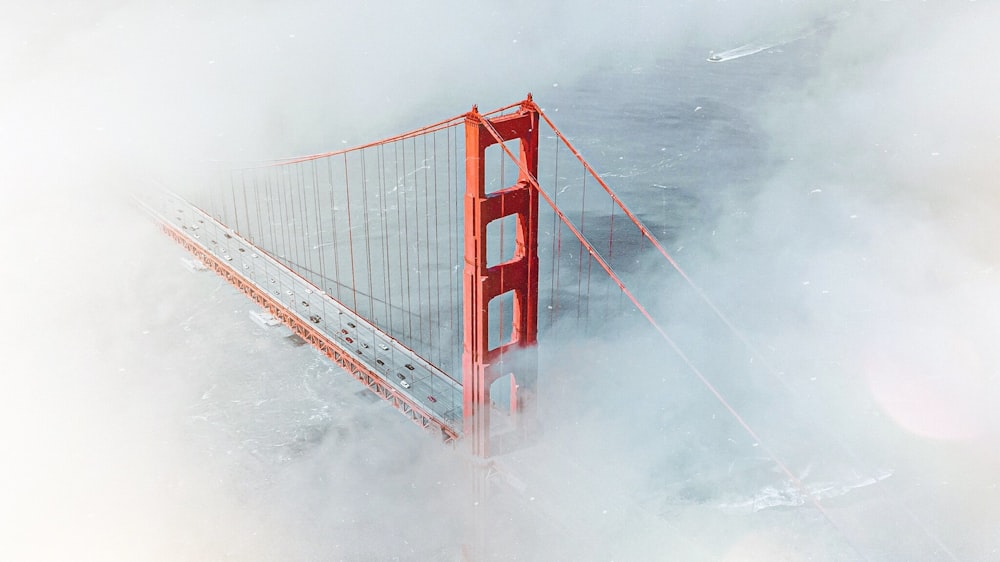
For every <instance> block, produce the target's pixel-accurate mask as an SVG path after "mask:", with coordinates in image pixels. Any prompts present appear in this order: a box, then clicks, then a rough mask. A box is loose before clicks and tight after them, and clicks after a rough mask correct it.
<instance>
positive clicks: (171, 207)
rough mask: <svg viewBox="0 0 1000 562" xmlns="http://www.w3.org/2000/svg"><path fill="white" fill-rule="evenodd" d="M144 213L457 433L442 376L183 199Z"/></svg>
mask: <svg viewBox="0 0 1000 562" xmlns="http://www.w3.org/2000/svg"><path fill="white" fill-rule="evenodd" d="M147 208H148V209H149V210H150V212H152V213H153V214H154V215H155V216H157V218H159V219H160V220H161V221H163V222H164V223H166V224H169V225H171V226H172V227H174V228H175V229H179V231H180V232H181V233H182V234H184V235H185V236H186V237H188V238H189V239H190V240H191V241H192V242H193V243H195V244H196V245H198V246H201V247H202V248H203V249H205V250H206V251H208V252H210V253H212V254H214V255H216V256H218V257H219V258H221V259H222V260H223V261H225V262H226V264H227V265H229V266H230V267H231V268H232V269H233V271H235V272H237V273H238V274H239V275H240V276H241V277H243V278H244V279H246V280H248V281H249V282H251V283H252V284H253V285H255V286H256V287H257V288H258V289H259V290H261V291H264V292H266V293H269V294H270V295H271V296H272V298H274V299H275V300H277V301H279V302H281V303H282V304H283V305H284V306H285V307H286V308H287V309H288V310H289V311H290V312H292V313H293V314H295V315H296V316H298V317H299V318H300V319H302V320H303V321H306V322H309V323H310V324H312V325H313V326H314V327H315V328H316V329H317V330H318V331H320V332H321V333H322V334H323V335H325V336H326V337H327V338H328V339H330V340H331V341H333V342H334V343H336V344H337V345H338V346H339V347H341V348H342V349H344V350H345V351H347V352H350V353H353V354H354V355H355V357H356V360H357V361H359V362H361V363H363V364H364V365H365V366H367V367H368V368H369V369H370V370H372V371H373V372H375V373H378V374H380V375H381V376H382V377H383V379H384V380H385V382H386V383H388V384H389V385H391V386H393V387H394V388H395V390H396V391H397V392H398V393H400V394H403V395H405V396H407V397H409V398H410V399H411V400H413V401H414V402H416V403H419V404H420V406H421V408H422V409H424V410H425V411H426V412H427V413H428V414H430V415H432V416H434V417H436V418H438V421H441V422H443V423H444V424H445V425H448V426H449V427H451V428H452V429H454V430H455V431H456V432H457V433H461V424H462V386H461V384H460V383H459V382H458V381H456V380H454V379H453V378H451V377H450V376H449V375H448V374H447V373H445V372H443V371H441V370H440V369H438V368H437V367H435V366H434V365H432V364H431V363H429V362H428V361H426V360H424V359H423V358H421V357H420V356H419V355H417V354H416V353H415V352H414V351H413V350H411V349H410V348H408V347H407V346H406V345H404V344H403V343H402V342H400V341H398V340H396V339H394V338H392V337H391V336H389V335H388V334H386V333H385V332H383V331H382V330H380V329H379V328H378V327H376V326H375V325H373V324H371V323H370V322H368V321H367V320H366V319H364V318H362V317H360V316H358V315H357V314H356V313H354V311H352V310H351V309H350V308H348V307H347V306H345V305H344V304H342V303H340V302H338V301H337V300H336V299H334V298H333V297H331V296H330V295H328V294H327V293H326V292H324V291H323V290H322V289H320V288H319V287H316V286H315V285H313V284H312V283H310V282H309V281H307V280H306V279H305V278H303V277H302V276H300V275H298V274H296V273H295V272H294V271H293V270H292V269H290V268H288V267H286V266H285V265H283V264H281V263H280V262H278V261H277V260H276V259H274V258H273V257H271V256H270V255H269V254H268V253H267V252H265V251H264V250H262V249H260V248H257V247H256V246H254V245H253V244H251V243H250V242H249V241H247V240H245V239H244V238H242V237H241V236H240V235H239V234H238V233H237V232H236V231H234V230H233V229H231V228H229V227H228V226H226V225H224V224H222V223H220V222H218V221H216V220H215V219H213V218H212V217H211V216H210V215H208V214H207V213H205V212H204V211H202V210H201V209H199V208H197V207H195V206H194V205H192V204H190V203H188V202H187V201H186V200H184V199H183V198H181V197H179V196H177V195H174V194H171V193H164V194H163V202H162V204H160V205H158V206H157V208H156V209H152V208H149V207H148V206H147Z"/></svg>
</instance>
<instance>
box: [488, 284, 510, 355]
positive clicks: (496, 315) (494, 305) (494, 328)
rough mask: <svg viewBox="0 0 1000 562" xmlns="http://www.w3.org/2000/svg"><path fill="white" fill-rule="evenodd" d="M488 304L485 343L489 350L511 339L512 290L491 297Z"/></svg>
mask: <svg viewBox="0 0 1000 562" xmlns="http://www.w3.org/2000/svg"><path fill="white" fill-rule="evenodd" d="M488 306H489V308H488V311H489V319H490V326H489V330H488V333H487V336H488V337H487V345H488V346H489V348H490V350H494V349H496V348H498V347H500V346H502V345H506V344H508V343H510V341H511V337H512V335H513V328H514V322H513V319H514V291H507V292H506V293H501V294H499V295H497V296H495V297H493V298H492V299H491V300H490V303H489V305H488Z"/></svg>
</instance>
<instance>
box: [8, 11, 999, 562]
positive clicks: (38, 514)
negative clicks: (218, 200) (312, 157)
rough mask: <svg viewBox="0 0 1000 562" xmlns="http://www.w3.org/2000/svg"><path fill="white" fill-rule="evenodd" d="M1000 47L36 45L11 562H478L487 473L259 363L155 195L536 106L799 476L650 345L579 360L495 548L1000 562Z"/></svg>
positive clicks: (250, 41) (536, 20)
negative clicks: (638, 230)
mask: <svg viewBox="0 0 1000 562" xmlns="http://www.w3.org/2000/svg"><path fill="white" fill-rule="evenodd" d="M998 16H1000V12H998V10H997V8H996V7H994V6H993V5H989V4H986V3H982V2H979V3H971V2H970V3H961V4H959V3H954V4H949V5H941V6H938V5H921V6H914V5H909V4H900V3H885V4H880V5H877V6H875V5H872V6H868V5H863V6H857V5H854V4H841V3H835V2H829V3H822V4H810V5H809V6H789V5H787V4H785V3H771V2H754V3H744V4H740V5H739V6H734V5H732V4H730V3H724V2H720V3H714V4H708V5H706V4H705V3H674V4H672V5H670V6H667V7H661V8H650V7H639V6H635V7H627V6H619V7H616V8H614V9H613V10H612V9H605V8H601V7H599V6H598V5H596V4H594V5H592V4H589V3H585V4H580V3H572V4H570V3H553V4H550V5H546V6H544V7H539V6H535V5H533V4H530V3H515V4H513V5H508V4H503V5H501V4H499V3H489V2H486V3H482V4H481V5H475V6H473V5H470V6H466V7H462V8H461V9H455V10H447V11H445V10H441V11H437V10H428V9H426V8H424V7H419V6H412V7H398V6H393V7H391V9H390V8H389V7H388V6H385V5H372V6H360V7H359V6H329V5H325V4H321V3H314V2H302V3H296V4H294V5H289V4H273V3H268V2H253V3H235V2H227V3H222V4H216V5H213V6H212V7H204V6H199V5H197V4H195V3H182V4H175V5H172V6H158V7H152V8H151V7H147V6H144V5H140V4H137V3H121V2H114V3H113V2H104V3H90V4H87V6H85V7H82V6H76V5H71V4H69V3H66V4H60V3H46V4H41V5H37V6H36V5H31V6H27V7H18V8H13V9H12V11H11V14H10V17H5V18H4V23H3V24H0V30H2V31H3V32H4V33H3V39H2V40H0V41H2V42H0V46H2V47H3V48H2V54H0V70H2V72H3V75H4V79H3V81H2V82H0V100H2V104H0V123H2V127H0V130H2V133H0V139H2V145H0V146H2V148H3V150H2V154H0V166H2V169H3V177H4V182H3V187H2V188H0V193H2V194H3V200H2V203H0V255H2V256H3V257H4V262H5V265H4V267H3V273H2V275H0V290H2V292H3V294H4V295H5V296H6V297H7V303H6V307H5V309H6V314H5V315H4V318H5V326H4V329H3V332H2V338H0V351H2V353H0V373H2V374H3V375H4V377H3V379H4V382H5V383H6V388H5V390H4V392H3V393H0V396H2V398H0V412H2V414H0V421H2V423H3V432H2V436H3V442H4V446H3V447H2V448H0V450H2V451H3V453H2V455H0V466H2V467H3V469H2V472H0V474H2V475H3V478H2V479H0V505H2V506H3V507H2V508H0V558H3V559H11V560H68V559H73V560H136V559H146V560H178V559H194V560H214V559H225V558H232V559H238V560H368V559H387V560H388V559H403V560H452V559H456V558H457V557H458V555H459V553H460V552H461V545H462V544H463V543H465V542H466V541H467V540H468V536H469V531H470V528H471V521H470V519H469V514H470V513H471V507H470V506H469V505H468V504H469V500H470V497H471V492H470V490H471V485H470V482H469V478H470V475H469V473H468V469H467V466H466V465H465V461H464V459H463V456H462V453H461V451H460V450H452V449H449V448H447V447H443V446H441V445H439V444H438V443H437V442H436V441H435V440H434V439H433V438H431V437H429V436H426V435H424V434H423V433H422V432H420V431H419V429H417V428H415V427H414V426H412V424H410V423H409V422H407V421H406V420H405V419H404V418H403V417H402V416H399V415H398V413H396V412H395V411H393V410H392V409H391V408H388V407H387V406H385V405H384V404H382V403H381V402H378V401H374V400H372V399H371V398H369V397H368V394H366V391H364V390H363V388H362V387H361V385H358V384H357V383H356V382H355V381H353V379H351V378H350V377H349V376H347V375H346V374H345V373H343V372H341V371H339V370H338V369H337V368H334V367H332V366H330V365H329V364H328V363H327V362H326V361H325V360H322V359H321V358H320V357H319V355H318V354H317V353H316V352H314V351H313V350H311V349H310V348H308V347H307V346H296V345H294V343H293V342H291V341H289V340H287V339H285V338H283V337H282V336H281V335H278V334H275V333H272V332H265V331H263V330H261V329H259V328H258V327H256V326H255V325H254V324H253V323H252V322H251V321H250V320H249V319H248V317H247V311H248V310H249V309H250V308H251V305H250V303H249V302H248V301H246V299H244V298H243V297H241V296H239V295H237V294H235V292H234V291H232V290H231V289H230V288H229V287H228V285H226V284H225V283H224V282H223V281H221V280H219V279H217V278H215V277H213V276H211V275H210V274H200V275H194V274H191V273H189V272H187V271H185V270H184V269H183V268H181V267H180V266H179V263H178V261H179V258H180V257H181V256H182V255H183V253H182V251H181V250H180V249H179V248H177V247H175V245H173V244H172V243H171V242H170V241H169V240H167V239H166V238H164V237H163V236H162V235H161V234H159V233H158V232H157V231H156V230H155V228H154V227H153V226H151V224H150V223H149V221H148V220H147V219H146V218H145V217H143V216H141V215H140V214H139V212H138V211H137V210H136V209H135V208H134V207H133V206H132V205H131V204H130V203H129V201H128V199H127V194H128V193H130V192H132V191H133V190H135V189H148V188H149V186H150V185H151V184H153V183H154V182H155V181H165V182H167V183H168V184H170V185H172V186H177V187H178V188H179V189H188V188H189V186H188V185H187V183H188V181H187V180H191V178H192V177H193V174H192V173H191V170H193V169H196V168H197V167H199V166H200V165H202V164H203V163H204V162H205V161H212V162H215V161H223V162H229V161H234V162H235V161H247V160H261V159H270V158H278V157H283V156H289V155H293V154H303V153H311V152H319V151H324V150H330V149H336V148H341V147H343V146H348V145H352V144H358V143H360V142H365V141H369V140H373V139H376V138H381V137H383V136H386V135H389V134H394V133H398V132H400V131H402V130H406V129H410V128H412V127H414V126H419V125H423V124H426V123H427V122H430V121H433V120H436V119H438V118H441V117H446V116H449V115H452V114H455V113H458V112H460V111H464V110H466V109H468V107H470V106H471V105H472V104H473V103H478V104H479V106H480V107H481V108H484V109H485V108H492V107H494V106H499V105H503V104H506V103H509V102H512V101H515V100H517V99H520V98H522V97H523V96H524V94H525V92H527V91H531V92H532V93H533V94H534V96H535V99H536V101H538V102H539V104H540V105H541V106H542V107H543V109H544V110H545V111H546V112H547V114H548V115H550V116H551V117H552V118H553V119H554V120H555V122H556V124H557V125H558V126H559V127H560V128H561V129H562V130H563V131H564V132H566V133H567V134H568V135H570V137H571V139H572V140H573V142H574V144H575V145H576V146H577V147H578V148H579V149H580V150H581V151H582V152H583V154H584V156H585V157H586V158H587V159H588V160H589V161H590V162H591V163H592V164H593V165H594V166H595V168H596V169H597V170H598V172H599V173H601V174H602V175H603V176H604V177H605V178H606V179H607V180H608V181H609V183H610V184H611V185H612V187H613V188H615V189H616V190H617V191H618V192H619V194H620V195H621V196H622V198H623V199H624V200H625V202H626V204H628V205H630V206H631V207H632V208H633V209H635V210H636V211H637V213H639V215H640V216H641V217H642V219H643V220H644V221H645V222H647V224H649V226H650V227H651V228H652V229H653V230H654V232H656V234H657V235H658V237H659V238H660V239H661V240H662V241H663V242H664V244H665V245H666V247H667V249H668V250H669V251H671V252H672V254H673V255H674V256H675V257H676V258H677V260H678V261H679V262H680V263H681V264H682V266H684V267H685V268H686V270H687V271H688V273H689V274H690V276H691V277H692V278H693V279H694V280H695V281H696V283H698V285H699V286H700V288H701V289H702V290H704V292H705V293H706V294H707V295H709V296H710V297H711V299H712V300H713V302H714V303H715V304H716V305H717V306H718V308H719V309H720V310H722V311H724V312H725V313H726V314H727V315H728V317H729V318H730V319H731V320H732V322H733V324H734V325H735V326H737V327H738V328H739V330H740V332H741V333H742V334H743V335H744V336H745V337H746V339H747V340H748V341H749V342H750V344H751V345H752V346H753V348H754V349H756V350H757V351H758V352H759V353H758V354H756V355H755V354H753V353H751V352H750V351H748V349H747V347H746V346H745V345H743V344H742V343H741V342H740V341H739V338H738V337H736V336H734V335H733V334H732V333H731V332H730V331H729V329H728V328H727V327H726V326H725V325H724V324H723V323H722V322H721V321H720V320H719V319H718V318H717V317H715V315H714V314H712V313H711V311H710V310H706V307H705V306H704V303H703V302H702V301H701V300H700V299H699V298H698V296H697V294H696V293H694V292H693V291H692V290H691V289H690V287H687V286H686V285H685V284H684V283H682V282H681V281H680V280H677V279H657V278H651V279H649V284H650V286H649V287H645V288H644V290H645V291H646V292H649V293H652V294H658V295H660V298H659V300H658V302H655V303H649V304H650V305H652V306H655V307H656V308H657V309H658V312H659V313H660V314H661V315H663V316H665V317H668V318H670V319H671V320H670V323H669V325H668V326H667V329H668V331H669V332H670V334H671V336H672V337H674V338H675V339H676V340H677V342H678V343H679V345H681V347H683V348H684V350H685V352H686V353H688V354H689V356H690V357H691V358H692V361H693V362H694V363H695V364H696V365H697V366H698V368H699V369H700V370H701V371H702V372H704V373H705V375H706V377H708V378H709V379H710V380H711V382H712V384H714V385H715V386H716V387H717V389H718V390H719V391H720V393H721V394H722V395H724V396H725V397H726V399H727V400H728V401H729V403H730V404H731V406H733V407H734V408H735V409H736V410H738V411H739V413H740V414H741V416H742V417H743V418H744V419H745V420H746V422H747V423H748V424H749V425H750V426H752V427H753V428H754V430H755V431H756V432H757V435H758V436H759V437H760V442H755V441H754V440H753V439H752V438H751V437H750V436H748V434H747V433H746V432H745V431H744V429H743V428H742V427H741V426H740V424H739V423H738V422H736V421H735V420H734V418H733V417H732V416H731V415H730V414H729V413H728V412H727V411H726V409H725V408H724V407H723V406H721V405H720V404H719V402H718V401H717V400H715V399H714V398H713V396H712V395H711V393H710V392H709V391H708V390H707V389H706V388H705V386H704V385H703V384H702V383H701V382H700V381H698V380H697V378H696V377H694V376H693V375H692V373H691V372H690V369H689V368H688V367H687V366H686V365H684V364H683V362H682V361H681V360H679V359H678V358H676V357H672V358H671V357H665V356H664V355H663V354H662V353H659V350H660V349H662V348H663V343H662V341H657V340H654V339H650V338H649V337H648V335H647V334H646V333H645V331H644V330H643V329H642V328H640V327H636V328H635V329H634V331H630V330H626V329H619V328H618V327H617V326H614V325H613V324H611V325H610V326H609V331H608V333H607V336H606V337H602V338H598V339H596V340H588V341H580V340H576V339H571V338H566V341H550V342H546V343H547V344H549V347H548V348H547V349H543V350H542V374H541V375H540V380H539V390H540V397H539V400H540V415H541V417H542V422H543V427H544V432H543V434H542V435H541V438H540V443H539V444H538V446H537V447H535V448H532V449H530V450H526V451H522V452H521V453H519V454H517V455H515V456H512V457H510V458H508V459H506V460H504V461H503V462H502V463H501V465H500V470H501V472H502V473H503V475H502V476H498V477H497V478H498V479H499V480H501V481H502V482H498V484H497V489H500V490H505V492H504V493H499V494H498V495H497V496H495V497H494V498H492V501H491V503H490V506H489V510H490V511H489V513H487V519H488V521H489V523H490V525H492V533H493V534H494V535H495V538H494V539H491V540H492V541H493V542H492V543H491V544H493V545H495V548H496V554H497V556H496V557H497V559H510V558H514V557H519V558H524V559H534V560H552V559H598V560H599V559H632V560H657V559H671V558H673V559H692V560H698V559H704V560H719V559H728V560H747V559H750V560H754V559H756V560H781V559H785V560H800V559H812V560H857V559H869V560H904V559H905V560H949V559H956V560H988V559H991V558H994V557H996V556H998V552H1000V508H998V507H997V506H1000V497H998V494H1000V490H998V489H997V486H998V481H997V476H996V474H998V470H997V469H998V468H1000V462H998V461H1000V459H998V457H997V453H996V451H997V450H998V449H997V445H998V440H1000V439H998V438H1000V435H998V427H1000V420H998V418H997V413H996V408H995V404H996V403H997V398H998V393H1000V391H998V390H997V388H998V386H997V384H998V380H997V372H998V371H997V369H998V366H1000V361H998V360H1000V357H998V355H997V351H996V346H995V345H994V342H995V341H996V340H997V335H998V318H1000V316H998V313H1000V298H998V294H997V282H996V281H997V279H996V275H997V273H996V261H997V251H996V247H995V244H994V243H993V241H994V239H995V238H996V228H997V227H996V226H995V221H994V220H993V215H994V214H995V210H996V207H997V203H998V202H997V199H996V189H995V183H996V179H995V177H996V173H995V172H996V167H997V164H996V156H995V155H996V154H997V153H998V149H1000V111H998V110H997V109H996V107H995V104H994V100H995V99H997V94H998V93H1000V71H998V69H997V67H996V65H995V64H992V62H991V61H990V59H989V56H988V53H991V52H993V51H995V50H996V46H997V45H996V42H997V39H996V33H995V31H996V29H995V23H994V22H995V21H998V19H997V18H998ZM817 22H820V23H823V22H832V23H829V24H828V25H827V24H824V25H819V24H818V23H817ZM817 25H819V27H820V28H821V29H820V30H819V31H816V32H815V33H811V34H808V35H806V34H803V37H802V38H801V39H799V40H795V41H791V42H787V43H784V44H782V45H780V46H779V47H776V48H774V49H771V50H765V51H762V52H759V53H756V54H753V55H750V56H746V57H742V58H738V59H733V60H729V61H725V62H722V63H709V62H707V61H706V60H705V59H706V58H707V57H708V56H709V53H710V52H712V51H715V52H721V51H725V50H727V49H732V48H736V47H739V46H741V45H746V44H751V43H760V42H766V41H767V40H768V39H769V38H771V37H775V38H787V37H789V36H790V35H795V34H796V33H799V32H800V31H801V30H804V29H810V28H812V27H815V26H817ZM191 181H193V180H191ZM612 328H613V329H612ZM559 333H560V334H562V333H564V332H559ZM763 447H767V448H768V449H769V450H770V451H771V452H772V453H773V455H774V456H776V457H778V458H780V459H781V461H782V462H783V463H785V464H787V466H788V467H789V468H790V469H791V470H792V472H794V473H795V476H796V477H797V478H799V479H800V480H801V481H802V484H803V485H804V486H805V487H807V488H808V489H809V490H811V491H812V493H814V494H815V495H817V496H820V497H821V501H822V503H823V506H824V509H825V511H826V515H824V514H823V513H820V512H819V510H817V509H816V508H815V507H813V506H811V505H810V504H809V502H808V501H804V500H803V499H802V498H795V497H794V493H793V492H794V486H791V485H790V483H789V482H788V478H787V477H786V475H784V474H783V473H781V471H780V470H778V469H777V468H776V466H775V463H774V461H773V459H771V458H769V455H768V454H766V453H765V452H764V451H763V449H762V448H763ZM869 480H870V481H872V482H870V483H866V482H868V481H869ZM852 486H856V487H852ZM845 488H847V489H845ZM769 490H773V492H770V491H769ZM789 490H793V492H789ZM824 490H827V491H824ZM782 494H784V495H782ZM824 494H828V495H824ZM531 498H534V499H531ZM776 498H777V500H780V501H783V502H784V504H781V503H778V504H776V505H774V506H773V507H770V508H768V509H761V507H763V506H764V505H765V504H767V503H768V502H770V501H774V500H775V499H776ZM796 503H799V504H801V505H793V504H796ZM831 521H832V523H831Z"/></svg>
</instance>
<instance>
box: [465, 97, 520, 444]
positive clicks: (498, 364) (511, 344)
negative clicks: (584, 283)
mask: <svg viewBox="0 0 1000 562" xmlns="http://www.w3.org/2000/svg"><path fill="white" fill-rule="evenodd" d="M493 132H496V133H498V134H499V139H498V138H497V137H495V136H494V135H493V134H492V133H493ZM510 140H518V141H520V142H519V144H520V149H519V156H518V162H517V163H518V169H519V170H520V171H519V174H518V178H517V181H516V182H515V183H514V185H512V186H510V187H506V188H503V189H500V190H497V191H494V192H492V193H486V166H485V159H484V157H485V152H486V148H487V147H489V146H490V145H493V144H495V143H497V142H506V141H510ZM465 154H466V158H465V176H466V179H465V182H466V193H465V269H464V300H463V319H464V331H465V333H464V342H463V346H462V405H463V424H464V430H463V433H464V434H465V436H466V437H467V438H468V439H469V441H470V444H471V449H472V453H473V455H475V456H477V457H482V458H485V457H489V456H490V385H491V384H492V383H493V382H494V381H495V380H496V379H497V378H499V377H500V376H502V375H504V374H508V373H511V374H513V375H515V376H516V378H517V381H518V382H519V383H520V384H521V386H520V387H519V388H518V391H517V392H512V393H511V400H512V402H513V403H512V405H511V409H512V410H515V411H517V412H518V413H522V412H526V411H529V410H530V409H531V408H532V407H533V406H532V403H533V397H532V392H531V389H532V387H533V386H534V379H535V377H536V372H535V371H536V370H537V366H536V364H537V362H536V361H535V360H534V355H533V354H534V351H533V347H534V345H535V343H536V341H537V333H538V192H537V190H536V189H535V188H534V187H533V185H532V182H533V181H534V178H535V177H536V176H537V175H538V110H537V108H536V107H535V105H534V103H533V102H532V101H531V96H530V95H529V96H528V98H527V99H526V100H525V101H524V102H522V103H521V104H520V107H519V108H518V109H517V111H516V112H513V113H509V114H506V115H500V116H498V117H491V118H487V117H484V116H483V115H481V114H480V113H479V111H478V110H477V109H476V108H475V107H473V109H472V111H471V112H469V113H468V114H466V118H465ZM511 215H515V216H516V220H515V223H516V235H515V248H514V256H513V257H512V258H511V259H509V260H507V261H505V262H503V263H499V264H496V265H494V266H492V267H488V266H487V259H486V228H487V225H489V224H490V222H492V221H495V220H499V219H503V218H504V217H508V216H511ZM510 291H513V293H514V314H513V317H512V318H511V319H510V321H511V323H512V325H511V330H510V332H511V338H510V341H508V342H506V343H501V344H500V345H499V346H498V347H496V348H493V349H491V348H490V347H489V337H488V334H487V332H488V330H489V329H490V315H489V303H490V300H491V299H493V298H495V297H497V296H499V295H502V294H504V293H507V292H510ZM515 349H518V350H524V351H523V353H524V354H525V356H526V357H521V358H519V360H518V361H517V367H516V369H517V370H518V372H516V373H515V372H514V371H513V368H509V367H507V366H506V365H505V364H504V355H505V354H508V353H510V352H511V351H514V350H515ZM522 419H523V416H518V420H517V421H518V422H520V421H521V420H522Z"/></svg>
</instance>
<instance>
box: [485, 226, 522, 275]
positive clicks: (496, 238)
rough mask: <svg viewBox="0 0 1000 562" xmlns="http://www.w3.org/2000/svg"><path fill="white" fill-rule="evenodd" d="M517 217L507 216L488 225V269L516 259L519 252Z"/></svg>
mask: <svg viewBox="0 0 1000 562" xmlns="http://www.w3.org/2000/svg"><path fill="white" fill-rule="evenodd" d="M517 217H518V215H517V214H516V213H515V214H513V215H507V216H506V217H503V218H499V219H497V220H495V221H491V222H490V223H489V224H487V225H486V267H493V266H494V265H497V264H500V263H504V262H507V261H510V260H512V259H514V254H515V251H516V250H517V244H516V242H517Z"/></svg>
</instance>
